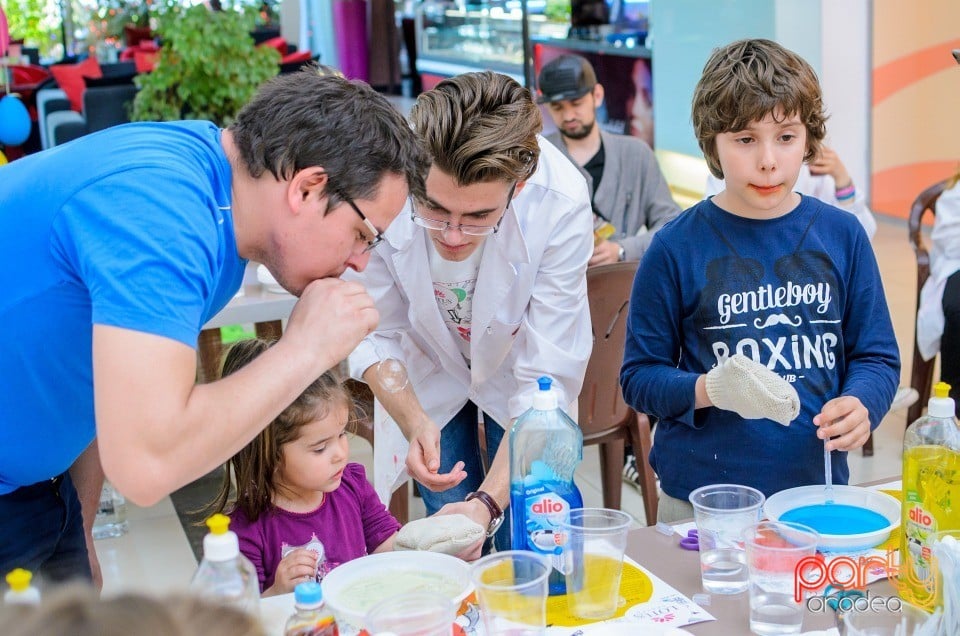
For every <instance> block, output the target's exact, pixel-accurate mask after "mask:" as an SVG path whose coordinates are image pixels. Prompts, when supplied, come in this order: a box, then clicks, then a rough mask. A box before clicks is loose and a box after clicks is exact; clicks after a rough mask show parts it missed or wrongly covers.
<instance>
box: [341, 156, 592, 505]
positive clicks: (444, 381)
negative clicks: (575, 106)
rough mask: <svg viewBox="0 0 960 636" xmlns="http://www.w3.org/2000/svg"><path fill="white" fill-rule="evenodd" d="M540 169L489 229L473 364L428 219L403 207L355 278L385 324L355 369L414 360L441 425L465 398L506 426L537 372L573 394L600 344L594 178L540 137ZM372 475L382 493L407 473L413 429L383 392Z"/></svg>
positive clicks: (414, 381)
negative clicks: (594, 293) (594, 278)
mask: <svg viewBox="0 0 960 636" xmlns="http://www.w3.org/2000/svg"><path fill="white" fill-rule="evenodd" d="M539 141H540V161H539V166H538V169H537V172H536V173H535V174H534V175H533V176H532V177H531V178H530V179H529V180H528V181H527V184H526V187H524V188H523V190H521V192H520V194H519V195H517V197H516V198H515V199H514V200H513V204H512V209H511V210H509V211H508V212H507V213H506V216H505V217H504V219H503V223H502V224H501V226H500V230H499V232H498V233H497V234H493V235H491V236H489V237H487V239H486V241H485V246H484V252H483V257H482V260H481V262H480V269H479V272H478V275H477V286H476V290H475V293H474V298H473V323H472V329H471V334H472V340H471V342H470V359H471V363H470V366H467V362H466V361H465V360H464V358H463V356H462V355H461V353H460V349H459V348H458V347H457V343H456V342H455V341H454V339H453V335H452V334H451V333H450V331H449V330H448V329H447V326H446V325H445V324H444V321H443V318H442V316H441V315H440V310H439V307H438V306H437V302H436V300H435V298H434V290H433V280H432V278H431V274H430V265H429V261H428V252H427V250H428V249H431V248H429V247H428V245H427V237H426V230H425V229H423V228H421V227H419V226H417V225H416V224H414V223H413V221H412V219H411V216H410V210H409V207H407V208H405V209H404V210H403V211H402V212H401V213H400V215H399V216H398V217H397V219H396V220H395V221H394V222H393V223H392V224H391V225H390V227H389V228H388V229H387V232H386V240H385V241H384V243H383V244H382V245H381V246H380V247H379V248H377V249H376V250H375V251H374V252H373V254H372V256H371V259H370V263H369V265H368V266H367V268H366V269H365V270H364V271H363V272H362V273H357V272H352V271H351V272H349V273H348V274H345V275H344V278H345V279H352V280H358V281H360V282H361V283H363V284H364V285H365V286H366V288H367V291H368V292H369V293H370V295H371V296H373V298H374V300H375V301H376V304H377V310H378V311H379V312H380V323H379V325H378V327H377V330H376V331H375V332H374V333H372V334H371V335H370V336H368V337H367V338H366V339H364V340H363V342H361V343H360V345H359V346H358V347H357V348H356V349H355V350H354V352H353V353H352V354H351V355H350V357H349V359H348V364H349V369H350V375H351V376H352V377H354V378H356V379H358V380H362V375H363V372H364V371H365V370H366V369H367V368H369V367H370V365H372V364H375V363H376V362H377V361H378V360H379V356H378V354H377V349H379V350H380V352H381V354H382V356H383V357H384V358H387V357H394V358H397V359H399V360H402V361H403V362H404V364H406V366H407V372H408V374H409V377H410V383H411V386H412V388H413V389H414V391H415V392H416V394H417V397H418V399H419V400H420V403H421V405H422V406H423V409H424V411H425V412H426V413H427V414H428V415H429V416H430V418H431V419H432V420H433V421H434V422H435V423H436V424H437V425H438V426H440V427H443V426H444V425H446V423H447V422H448V421H449V420H450V419H451V418H452V417H453V416H454V415H456V414H457V412H459V411H460V409H461V408H463V406H464V404H466V402H467V401H468V400H470V401H472V402H473V403H474V404H476V405H477V406H478V407H480V409H482V410H483V411H484V412H486V413H488V414H490V416H491V417H492V418H493V419H495V420H496V421H497V422H498V423H499V424H500V425H501V426H509V424H510V422H511V421H512V420H513V419H514V418H516V417H518V416H519V415H520V414H521V413H523V412H524V411H525V410H526V409H527V408H529V407H530V405H531V402H532V394H533V393H534V392H535V391H536V388H537V387H536V378H538V377H539V376H541V375H544V374H546V375H549V376H551V377H553V378H554V380H555V384H554V387H556V388H557V389H558V390H559V391H560V392H561V396H560V403H561V404H567V403H569V402H570V401H572V400H574V399H576V397H577V395H579V393H580V387H581V386H582V384H583V376H584V373H585V372H586V367H587V360H588V359H589V357H590V353H591V351H592V350H593V337H592V334H591V329H590V310H589V306H588V304H587V283H586V269H587V261H588V260H589V259H590V256H591V254H592V253H593V214H592V212H591V210H590V196H589V193H588V191H587V185H586V181H585V180H584V178H583V176H582V175H581V174H580V172H579V171H578V170H577V169H576V167H574V165H573V164H572V163H570V161H569V160H567V159H566V158H565V157H563V155H561V154H560V151H558V150H557V149H556V148H554V147H553V145H551V144H550V143H549V142H547V141H546V140H545V139H543V138H541V139H540V140H539ZM374 430H375V442H376V443H375V446H374V467H375V469H374V487H375V488H376V490H377V493H378V494H379V496H380V498H381V499H383V500H384V501H387V500H388V499H389V496H390V493H392V492H393V490H394V489H395V488H396V487H397V486H398V485H399V484H400V483H402V482H403V481H404V480H405V479H406V478H407V475H406V467H405V462H406V456H407V449H408V445H407V441H406V439H405V438H404V437H403V434H402V433H401V432H400V429H399V427H398V426H397V425H396V423H394V421H393V420H392V419H390V418H389V416H387V414H386V412H385V410H384V409H383V408H382V407H381V406H380V404H379V403H376V404H375V407H374Z"/></svg>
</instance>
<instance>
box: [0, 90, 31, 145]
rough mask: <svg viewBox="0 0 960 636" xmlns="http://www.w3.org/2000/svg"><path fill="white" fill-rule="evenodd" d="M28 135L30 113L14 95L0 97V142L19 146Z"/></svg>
mask: <svg viewBox="0 0 960 636" xmlns="http://www.w3.org/2000/svg"><path fill="white" fill-rule="evenodd" d="M29 136H30V113H28V112H27V107H26V106H24V105H23V102H21V101H20V99H19V98H18V97H16V96H14V95H6V96H5V97H4V98H3V99H0V144H4V145H5V146H19V145H20V144H22V143H23V142H25V141H26V140H27V137H29Z"/></svg>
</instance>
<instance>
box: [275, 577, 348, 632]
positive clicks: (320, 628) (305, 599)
mask: <svg viewBox="0 0 960 636" xmlns="http://www.w3.org/2000/svg"><path fill="white" fill-rule="evenodd" d="M293 603H294V607H296V611H294V613H293V616H291V617H290V618H288V619H287V624H286V626H285V627H284V628H283V634H284V636H338V634H339V632H338V631H337V623H336V622H335V621H334V620H333V614H331V613H330V611H329V610H328V609H327V608H326V607H324V604H323V590H322V589H321V588H320V584H319V583H317V582H316V581H307V582H306V583H299V584H298V585H297V586H296V587H294V588H293Z"/></svg>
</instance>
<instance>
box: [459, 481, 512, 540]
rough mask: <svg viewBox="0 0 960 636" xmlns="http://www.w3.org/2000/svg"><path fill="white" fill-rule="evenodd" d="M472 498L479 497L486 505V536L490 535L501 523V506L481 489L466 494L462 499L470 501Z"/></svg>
mask: <svg viewBox="0 0 960 636" xmlns="http://www.w3.org/2000/svg"><path fill="white" fill-rule="evenodd" d="M472 499H479V500H480V502H481V503H482V504H483V505H484V506H486V507H487V510H488V511H489V512H490V525H488V526H487V536H488V537H492V536H493V535H494V534H495V533H496V532H497V530H499V529H500V525H501V524H502V523H503V508H501V507H500V506H499V505H497V502H496V501H495V500H494V499H493V497H491V496H490V495H488V494H487V493H485V492H483V491H482V490H477V491H475V492H472V493H470V494H468V495H467V496H466V497H464V499H463V500H464V501H470V500H472Z"/></svg>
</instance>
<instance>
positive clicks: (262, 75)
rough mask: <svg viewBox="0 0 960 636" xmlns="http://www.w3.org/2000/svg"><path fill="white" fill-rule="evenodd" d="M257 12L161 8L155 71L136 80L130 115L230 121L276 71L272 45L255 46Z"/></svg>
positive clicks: (147, 118) (141, 118)
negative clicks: (158, 46)
mask: <svg viewBox="0 0 960 636" xmlns="http://www.w3.org/2000/svg"><path fill="white" fill-rule="evenodd" d="M256 17H257V14H256V10H255V9H252V8H250V7H247V8H245V9H242V10H236V9H233V8H224V9H223V10H220V11H217V10H213V11H211V10H210V9H208V8H207V7H205V6H203V5H195V6H192V7H183V6H180V5H178V4H176V3H175V2H172V3H170V4H168V5H167V6H166V7H165V8H164V9H162V10H161V11H159V12H158V13H157V14H156V18H157V29H156V30H157V32H158V33H159V35H160V38H161V41H162V45H161V47H160V52H159V55H158V57H157V60H156V65H155V67H154V69H153V71H152V72H150V73H145V74H141V75H138V76H137V77H136V79H135V80H134V81H135V82H136V84H137V86H138V87H139V88H140V90H139V92H138V93H137V96H136V98H135V99H134V102H133V112H132V113H131V119H132V120H133V121H166V120H175V119H207V120H210V121H213V122H215V123H216V124H218V125H220V126H227V125H229V124H230V123H231V122H232V121H233V119H234V117H236V115H237V112H238V111H239V110H240V108H241V107H242V106H243V105H244V104H245V103H247V101H249V100H250V98H251V97H253V94H254V93H255V92H256V90H257V87H258V86H259V85H260V84H261V83H263V82H264V81H265V80H267V79H269V78H271V77H273V76H274V75H276V74H277V73H278V72H279V63H280V55H279V53H278V52H277V51H276V49H273V48H271V47H256V46H255V45H254V42H253V38H252V37H251V35H250V31H251V29H253V27H254V23H255V20H256Z"/></svg>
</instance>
